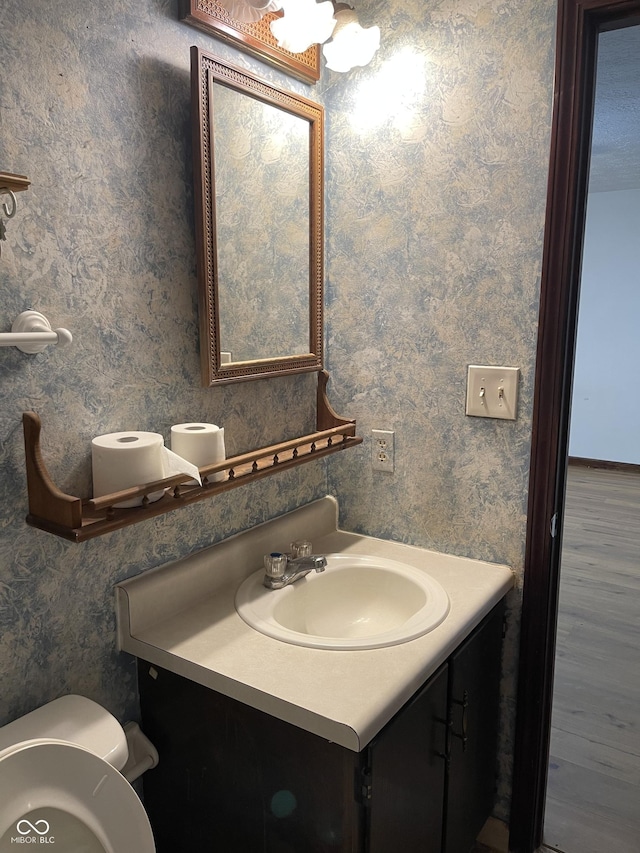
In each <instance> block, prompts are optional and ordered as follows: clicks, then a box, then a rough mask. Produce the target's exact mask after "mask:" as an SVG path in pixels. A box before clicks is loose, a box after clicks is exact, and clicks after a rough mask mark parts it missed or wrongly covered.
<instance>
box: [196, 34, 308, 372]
mask: <svg viewBox="0 0 640 853" xmlns="http://www.w3.org/2000/svg"><path fill="white" fill-rule="evenodd" d="M191 83H192V107H193V122H194V127H193V143H194V186H195V212H196V253H197V266H198V286H199V310H200V354H201V367H202V380H203V384H204V385H207V386H211V385H215V384H219V383H228V382H238V381H242V380H249V379H257V378H261V377H269V376H276V375H281V374H291V373H302V372H308V371H313V370H321V369H322V364H323V351H322V349H323V278H324V262H323V257H324V245H323V243H324V241H323V213H324V199H323V195H324V189H323V172H324V111H323V108H322V107H321V106H320V105H319V104H315V103H313V102H312V101H309V100H307V99H306V98H303V97H301V96H300V95H296V94H293V93H291V92H286V91H283V90H281V89H278V88H277V87H275V86H272V85H271V84H269V83H266V82H265V81H263V80H261V79H260V78H258V77H255V76H253V75H252V74H249V73H247V72H246V71H244V70H242V69H239V68H235V67H234V66H231V65H227V64H224V63H222V62H220V61H219V60H218V59H217V57H215V56H213V55H211V54H209V53H206V52H205V51H203V50H201V49H200V48H197V47H192V49H191ZM216 87H221V88H218V89H216ZM214 89H216V92H218V93H222V92H228V91H229V90H232V91H235V92H238V93H240V94H244V95H246V96H248V98H250V99H252V101H253V102H258V103H259V104H262V105H267V106H268V107H270V108H275V110H273V109H272V110H271V112H273V113H274V114H277V115H280V114H281V113H283V114H284V115H285V116H286V115H288V116H289V117H291V116H293V117H298V118H300V119H302V120H303V121H304V122H305V123H306V124H308V134H307V132H306V127H305V126H304V125H303V127H302V130H303V133H302V137H303V139H304V142H303V143H301V148H302V150H303V151H305V152H306V151H307V150H308V163H306V162H305V163H304V164H303V168H302V169H300V170H298V171H299V172H300V173H301V174H302V175H303V176H304V177H303V178H301V180H302V181H303V182H304V191H303V192H296V193H294V198H293V200H292V201H293V203H292V207H291V211H292V212H291V214H290V219H291V220H292V221H291V222H290V223H289V222H287V223H286V224H287V226H288V225H289V224H290V225H291V227H292V228H295V225H296V222H295V221H294V220H295V216H296V214H295V211H297V210H298V209H299V208H302V209H303V211H304V216H303V217H302V219H303V221H304V222H305V223H306V222H308V252H307V238H306V224H305V225H304V226H303V228H304V232H303V237H304V240H303V241H302V242H303V248H302V250H301V251H302V252H303V253H304V261H306V260H307V257H308V264H307V267H306V269H304V270H303V271H300V270H299V269H295V271H294V273H293V275H294V277H295V278H296V281H297V282H298V283H299V284H300V293H299V295H300V297H301V300H302V302H303V303H304V308H302V309H301V310H303V311H305V312H306V314H308V336H307V335H306V329H305V330H304V341H303V343H302V344H301V345H300V346H297V345H296V346H294V347H293V352H286V353H282V352H276V353H271V352H266V353H261V354H260V355H259V356H258V357H253V356H252V355H249V356H245V355H243V354H242V353H239V354H238V355H237V358H238V360H236V361H233V360H231V361H229V360H228V356H226V357H225V355H226V354H223V349H226V348H227V347H226V346H224V347H223V346H222V344H221V322H220V320H221V312H220V292H221V285H222V282H221V280H220V272H221V263H220V257H221V255H220V252H221V251H222V250H223V249H224V250H225V252H227V254H231V255H232V263H233V264H235V266H230V265H229V261H228V260H227V268H228V269H229V268H232V269H233V270H234V271H235V269H236V268H237V267H238V268H239V267H240V266H242V265H246V266H247V274H248V275H249V276H250V275H252V274H253V272H254V268H255V267H256V266H257V265H261V266H263V265H265V256H267V255H268V252H267V251H266V249H265V247H264V246H263V245H262V243H261V244H260V245H257V246H253V248H255V250H256V254H255V255H254V259H253V261H252V260H251V259H247V257H246V254H245V253H244V251H243V252H241V253H238V251H237V247H236V246H234V245H231V246H229V244H230V243H231V244H233V243H234V242H235V240H234V234H236V235H237V236H238V242H240V237H241V236H245V237H246V234H243V228H244V220H242V221H240V220H239V219H237V213H238V210H237V205H238V198H237V197H234V198H233V203H234V205H235V208H236V210H235V215H236V225H235V226H234V227H235V228H236V231H235V232H234V227H230V226H229V223H227V229H226V235H225V236H221V235H220V234H218V228H217V219H218V218H219V217H217V216H216V207H217V204H219V201H218V200H217V199H216V173H215V163H216V159H217V156H216V150H215V149H216V144H218V147H219V148H220V147H221V146H220V144H219V140H218V141H216V138H215V131H216V126H215V117H216V111H215V108H214V103H213V101H214ZM216 97H217V95H216ZM238 103H240V102H238ZM231 112H236V111H235V110H233V109H232V110H231ZM242 130H243V131H244V128H243V129H242ZM307 139H308V149H307ZM234 144H235V143H234ZM243 144H244V145H247V146H248V147H247V154H248V153H252V152H251V147H252V146H251V144H248V143H247V142H246V140H244V141H243ZM305 156H306V155H305ZM238 159H242V158H241V157H238ZM281 160H282V161H283V162H282V163H281V165H285V166H286V164H287V158H286V157H284V158H281ZM307 176H308V177H307ZM248 183H251V181H249V182H248ZM255 183H256V184H257V183H258V181H256V182H255ZM307 184H308V186H307ZM300 186H301V187H302V184H301V185H300ZM282 189H283V191H285V193H286V191H288V190H289V188H288V187H286V186H285V187H282ZM302 196H304V198H302ZM307 205H308V208H307ZM257 206H258V204H253V205H252V207H253V208H255V207H257ZM278 209H279V208H278ZM248 213H249V211H247V216H248ZM232 224H233V223H232ZM264 227H265V229H268V228H271V229H272V230H273V229H278V233H277V234H276V237H277V240H276V239H274V240H273V243H274V245H275V244H277V243H278V241H280V242H281V243H282V244H287V243H289V242H291V236H290V234H289V231H288V227H287V229H286V230H285V229H284V228H283V226H282V224H276V223H275V222H273V223H271V222H266V223H264ZM295 239H297V238H296V237H294V238H293V242H295ZM229 249H230V252H229V251H227V250H229ZM234 252H235V253H236V254H235V257H234V256H233V253H234ZM300 257H302V255H300ZM269 262H270V261H269ZM274 272H275V269H274ZM224 287H225V292H226V294H229V293H231V292H233V293H234V295H235V293H236V292H237V294H238V297H239V301H240V308H241V310H246V311H247V312H248V310H249V308H250V307H251V308H252V309H253V313H254V314H255V315H257V316H259V315H260V312H261V311H262V308H261V307H258V297H257V296H256V298H255V299H253V298H252V297H253V295H254V294H253V291H252V287H253V281H246V280H245V281H243V282H241V283H240V284H238V283H237V282H235V281H234V282H233V283H232V284H231V286H229V284H228V283H224ZM274 293H275V290H274V288H273V287H269V286H268V285H265V286H264V288H263V291H262V296H261V297H260V298H261V299H267V298H268V299H271V297H272V296H273V294H274ZM225 298H227V299H228V298H229V296H228V295H227V296H226V297H225ZM307 300H308V306H307ZM307 307H308V310H307ZM291 310H292V309H291V300H290V299H289V297H285V304H284V305H283V306H282V313H281V316H278V317H276V318H275V319H274V316H273V315H272V316H268V313H267V312H266V311H265V313H264V318H265V328H264V334H263V335H262V332H261V330H260V328H259V327H257V331H256V327H255V325H252V326H251V329H252V331H251V335H250V339H251V340H260V339H261V338H262V337H264V339H265V340H267V339H268V338H270V337H273V335H274V331H275V332H276V333H277V332H278V330H279V329H280V328H282V330H283V331H284V330H285V328H286V327H287V325H288V324H289V323H290V320H291V316H290V314H291ZM305 325H306V323H305ZM307 341H308V349H307V347H306V344H307ZM233 357H234V356H233V353H232V355H231V358H233Z"/></svg>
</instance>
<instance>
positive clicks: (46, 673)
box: [0, 0, 326, 723]
mask: <svg viewBox="0 0 640 853" xmlns="http://www.w3.org/2000/svg"><path fill="white" fill-rule="evenodd" d="M192 44H199V45H201V46H202V47H204V48H206V49H208V50H211V51H213V52H216V53H217V54H218V55H219V56H220V57H221V58H227V59H233V61H234V62H235V63H236V64H240V65H243V66H245V67H248V68H252V69H253V70H257V69H260V72H261V73H262V74H263V76H266V77H267V78H269V79H271V80H273V81H277V82H279V83H280V84H281V85H287V86H289V87H292V88H294V89H297V90H298V91H301V92H304V93H305V94H306V93H307V92H308V87H306V86H304V85H303V84H297V83H296V82H295V81H292V80H291V79H290V78H288V77H285V75H282V74H278V73H277V72H275V71H271V70H270V69H267V68H265V67H264V66H262V65H261V64H260V63H259V62H257V61H255V60H251V59H250V58H248V57H244V56H242V55H240V54H238V53H237V52H234V51H232V50H231V49H228V48H225V46H224V45H222V44H221V43H219V42H217V41H215V40H214V39H212V38H210V37H207V36H206V35H204V34H200V33H199V32H198V31H197V30H195V29H193V28H192V27H189V26H187V25H186V24H183V23H181V22H179V21H178V15H177V3H169V2H158V1H157V0H137V2H136V3H131V2H125V0H117V2H113V3H101V4H98V5H95V4H90V5H87V4H86V3H84V2H80V0H66V1H65V2H56V3H49V2H44V0H41V1H40V0H32V2H29V3H21V2H18V0H9V2H5V3H3V4H2V5H1V6H0V55H1V56H2V74H1V76H0V122H1V125H0V169H2V170H6V171H10V172H18V173H22V174H25V175H27V176H28V177H29V178H30V180H31V181H32V185H31V188H30V189H29V190H28V191H27V192H23V193H21V194H20V195H19V197H18V212H17V214H16V216H15V217H14V218H13V219H12V220H11V221H10V222H9V223H8V229H7V230H8V239H7V242H6V243H4V245H3V252H2V258H1V259H0V294H1V295H2V299H1V308H0V314H1V316H0V323H1V324H2V325H1V327H0V328H2V329H3V330H5V329H9V328H10V327H11V323H12V322H13V320H14V318H15V317H16V316H17V315H18V314H19V313H20V312H21V311H23V310H24V309H25V308H30V307H33V308H36V309H38V310H40V311H42V312H43V313H44V314H45V315H46V316H47V317H48V318H49V319H50V320H51V322H52V324H53V325H54V326H65V327H67V328H69V329H70V330H71V331H72V332H73V335H74V341H73V344H72V346H71V347H69V348H67V349H64V350H62V349H61V350H56V349H55V348H49V349H48V350H46V351H45V352H43V353H42V354H40V355H37V356H28V355H25V354H23V353H21V352H19V351H18V350H16V349H13V348H11V349H4V350H2V351H0V381H1V383H2V401H3V404H2V408H1V409H0V466H1V470H2V477H0V518H1V522H0V523H1V525H2V531H1V533H0V723H2V722H5V721H7V720H9V719H12V718H13V717H15V716H17V715H19V714H21V713H24V712H26V711H28V710H30V709H32V708H33V707H35V706H36V705H38V704H41V703H43V702H45V701H48V700H49V699H52V698H54V697H56V696H58V695H60V694H62V693H65V692H70V691H76V692H79V693H84V694H86V695H88V696H90V697H91V698H93V699H96V700H97V701H99V702H101V703H102V704H104V705H105V706H106V707H108V708H109V709H110V710H112V711H113V712H114V713H115V714H116V715H117V716H118V717H119V718H126V716H131V715H134V714H135V713H136V707H137V692H136V686H135V668H134V666H133V661H132V660H131V659H130V658H128V656H125V655H120V654H119V653H118V651H117V648H116V637H115V617H114V595H113V585H114V584H115V583H117V582H118V581H119V580H121V579H122V578H125V577H128V576H130V575H132V574H136V573H137V572H140V571H142V570H144V569H146V568H149V567H151V566H154V565H158V564H159V563H163V562H166V561H168V560H171V559H175V558H177V557H180V556H183V555H184V554H187V553H189V552H191V551H193V550H196V549H198V548H202V547H204V546H206V545H208V544H210V543H212V542H214V541H216V540H218V539H221V538H223V537H225V536H228V535H230V534H231V533H233V532H235V531H238V530H241V529H244V528H247V527H250V526H252V525H253V524H255V523H256V522H260V521H263V520H265V519H266V518H269V517H272V516H275V515H279V514H281V513H282V512H285V511H287V510H288V509H292V508H293V507H295V506H296V505H299V504H300V503H306V502H307V501H309V500H312V499H314V498H315V497H319V496H321V495H323V494H325V493H326V471H325V466H324V464H323V463H322V462H321V461H319V462H313V463H309V464H307V465H305V466H302V467H301V468H299V469H296V470H295V471H292V472H290V473H287V474H279V475H278V476H277V477H273V478H269V479H268V480H263V481H261V482H260V483H258V484H256V485H255V486H251V487H242V488H239V489H237V490H235V491H233V492H231V493H229V494H228V495H224V496H222V497H220V498H218V499H212V500H210V501H203V502H201V503H199V504H197V505H194V506H192V507H190V508H188V509H182V510H180V511H177V512H174V513H170V514H168V515H166V516H163V517H161V518H158V519H156V520H152V521H147V522H145V523H143V524H140V525H137V526H135V527H130V528H126V529H124V530H121V531H118V532H115V533H112V534H109V535H107V536H104V537H102V538H99V539H97V540H92V541H90V542H87V543H84V544H82V545H73V544H70V543H67V542H65V541H63V540H61V539H58V538H56V537H54V536H52V535H50V534H47V533H44V532H41V531H39V530H34V529H32V528H30V527H27V525H26V524H25V522H24V517H25V515H26V512H27V495H26V476H25V466H24V449H23V441H22V426H21V415H22V412H23V411H26V410H29V409H33V410H35V411H36V412H38V413H39V415H40V416H41V418H42V422H43V437H42V438H43V455H44V458H45V461H46V463H47V465H48V467H49V470H50V473H51V474H52V477H53V479H54V481H55V482H56V484H57V485H58V486H59V487H60V488H62V489H63V490H64V491H67V492H68V493H70V494H79V495H80V496H83V497H84V496H88V495H90V492H91V465H90V442H91V439H92V438H93V437H94V436H95V435H99V434H101V433H105V432H112V431H118V430H130V429H142V430H145V429H146V430H152V431H155V432H160V433H163V434H164V436H165V438H166V439H168V437H169V429H170V426H171V424H173V423H182V422H185V421H192V420H193V421H213V422H214V423H218V424H221V425H223V426H224V427H225V439H226V444H227V450H228V452H229V453H234V452H238V453H239V452H243V451H245V450H249V449H252V448H254V447H259V446H261V445H263V444H271V443H273V442H276V441H279V440H282V439H284V438H290V437H293V436H295V435H298V434H301V433H304V432H309V431H312V429H314V428H315V376H314V375H313V374H310V375H307V376H302V377H298V378H283V379H279V380H261V381H260V382H248V383H242V384H240V385H236V386H224V387H223V388H216V389H204V388H201V387H200V372H199V354H198V313H197V287H196V277H195V245H194V224H193V190H192V169H191V131H190V72H189V64H190V57H189V48H190V45H192Z"/></svg>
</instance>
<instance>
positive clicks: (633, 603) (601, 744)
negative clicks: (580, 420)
mask: <svg viewBox="0 0 640 853" xmlns="http://www.w3.org/2000/svg"><path fill="white" fill-rule="evenodd" d="M544 841H545V844H546V845H548V846H550V847H553V848H554V849H556V850H562V851H564V853H638V851H639V850H640V474H639V473H637V472H626V471H625V472H622V471H607V470H602V469H588V468H580V467H574V466H570V468H569V479H568V488H567V499H566V506H565V521H564V538H563V548H562V566H561V580H560V606H559V621H558V635H557V651H556V670H555V685H554V700H553V717H552V734H551V756H550V763H549V776H548V790H547V801H546V816H545V831H544Z"/></svg>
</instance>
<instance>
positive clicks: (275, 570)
mask: <svg viewBox="0 0 640 853" xmlns="http://www.w3.org/2000/svg"><path fill="white" fill-rule="evenodd" d="M326 565H327V560H326V557H322V556H320V555H318V554H312V553H311V542H292V543H291V553H290V554H282V553H280V552H279V551H273V552H272V553H271V554H266V555H265V557H264V568H265V576H264V580H263V581H262V582H263V584H264V586H266V587H267V589H282V587H284V586H289V584H292V583H295V582H296V581H297V580H300V578H303V577H305V575H308V574H309V572H324V570H325V567H326Z"/></svg>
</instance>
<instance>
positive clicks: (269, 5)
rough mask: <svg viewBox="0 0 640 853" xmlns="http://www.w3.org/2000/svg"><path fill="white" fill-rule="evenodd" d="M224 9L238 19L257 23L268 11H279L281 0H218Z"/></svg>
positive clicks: (246, 22) (248, 22) (243, 21)
mask: <svg viewBox="0 0 640 853" xmlns="http://www.w3.org/2000/svg"><path fill="white" fill-rule="evenodd" d="M218 2H219V3H220V5H221V6H222V8H223V9H226V11H227V12H228V13H229V15H230V16H231V17H232V18H233V19H234V20H236V21H241V22H242V23H243V24H255V23H256V22H257V21H260V20H261V19H262V18H264V16H265V15H266V14H267V12H277V11H278V9H280V0H218Z"/></svg>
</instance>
